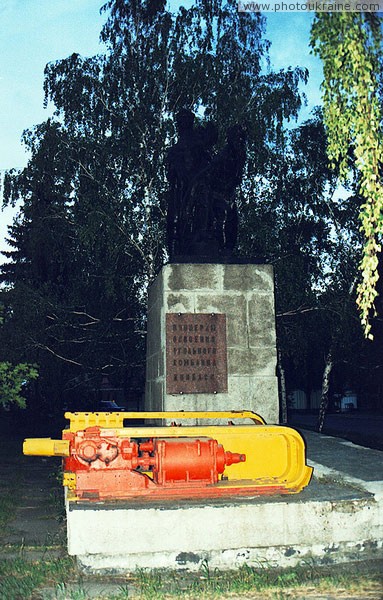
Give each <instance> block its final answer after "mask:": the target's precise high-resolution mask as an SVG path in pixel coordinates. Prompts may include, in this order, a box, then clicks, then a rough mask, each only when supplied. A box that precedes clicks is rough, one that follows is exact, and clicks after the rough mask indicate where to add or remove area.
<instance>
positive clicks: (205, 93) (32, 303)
mask: <svg viewBox="0 0 383 600" xmlns="http://www.w3.org/2000/svg"><path fill="white" fill-rule="evenodd" d="M104 10H105V11H106V13H107V15H108V18H107V21H106V24H105V26H104V28H103V30H102V33H101V38H102V40H103V42H104V43H105V45H106V51H105V53H104V54H102V55H99V56H95V57H92V58H83V57H81V56H79V55H78V54H72V55H71V56H70V57H68V58H67V59H65V60H61V61H58V62H56V63H52V64H49V65H48V66H47V67H46V71H45V84H44V87H45V93H46V101H47V102H48V101H52V102H53V103H54V104H55V107H56V113H55V115H54V117H53V119H51V120H48V121H47V122H45V123H43V124H41V125H39V126H37V127H35V128H34V129H32V130H30V131H28V132H26V133H25V135H24V141H25V143H26V145H27V148H28V149H29V150H30V151H31V159H30V161H29V163H28V165H27V167H26V169H24V170H23V171H22V172H21V173H10V174H9V175H8V177H7V178H6V181H5V200H6V202H16V201H18V200H22V201H23V206H22V209H21V216H20V218H19V220H18V221H17V222H16V223H15V225H14V226H13V228H12V229H11V239H12V244H13V250H12V252H11V253H10V254H9V255H8V257H9V258H10V259H11V260H10V263H8V265H7V266H4V267H3V269H2V272H3V281H4V282H5V283H6V285H7V288H6V289H5V290H3V292H2V295H3V297H4V302H5V303H7V306H8V307H9V319H8V322H7V327H6V330H5V333H4V335H5V334H6V335H7V341H8V343H9V345H10V347H12V351H13V352H14V353H15V355H17V354H23V355H26V356H27V358H28V360H31V361H33V362H36V363H38V364H39V365H40V373H41V376H40V380H39V391H38V393H39V394H40V396H41V395H44V396H45V398H46V400H47V401H49V398H51V399H53V402H55V403H57V405H58V406H59V405H60V403H62V397H63V394H64V395H65V394H66V395H68V394H69V395H72V396H74V395H75V394H77V395H87V394H89V393H90V392H91V390H92V389H94V388H97V385H99V382H100V378H101V375H103V374H107V375H108V376H109V377H110V379H111V381H112V382H113V383H114V384H115V385H118V386H123V387H128V386H129V381H128V379H129V378H130V377H133V376H134V375H135V374H137V373H139V372H141V373H142V372H143V366H144V329H145V305H146V287H147V285H148V284H149V282H150V281H151V280H152V279H153V277H154V275H155V274H156V272H157V271H158V269H159V268H160V266H161V265H162V264H163V262H164V260H166V250H165V243H164V231H165V227H164V215H165V212H166V189H167V184H166V178H165V170H164V163H165V156H166V149H167V147H168V146H169V145H171V143H172V141H173V139H174V125H173V122H174V114H175V113H176V112H177V111H178V110H179V109H180V108H182V107H187V108H190V109H192V110H194V111H195V112H196V113H197V114H198V116H199V119H200V120H201V121H204V120H205V121H206V120H215V121H216V122H217V123H218V125H219V134H220V144H223V143H224V141H225V139H224V138H225V132H226V130H227V128H228V127H229V126H230V125H232V124H233V123H235V122H238V121H239V122H242V123H246V125H247V128H248V132H249V161H248V169H247V173H248V177H247V182H248V188H247V192H248V194H250V193H251V191H252V188H251V185H252V184H251V181H252V180H253V179H254V175H255V173H264V174H265V175H267V173H268V172H270V160H271V158H272V152H271V149H272V147H273V145H275V144H276V143H277V142H278V140H279V138H280V137H281V135H282V129H283V122H284V119H288V118H291V117H294V116H296V115H297V113H298V111H299V108H300V106H301V97H300V94H299V91H298V85H299V83H300V81H301V80H305V79H306V77H307V72H306V71H305V70H302V69H296V70H293V69H290V70H288V71H287V72H278V73H275V72H272V71H271V70H267V69H266V70H265V69H263V66H264V65H266V64H267V50H268V42H267V41H265V40H264V38H263V34H264V27H265V20H264V18H263V17H262V16H261V15H259V14H253V15H239V14H238V11H237V4H236V2H235V1H234V0H228V1H227V2H223V1H221V0H215V1H214V2H206V1H202V0H196V2H195V5H194V6H193V7H191V8H190V9H185V8H180V10H179V11H178V13H176V14H172V13H170V12H169V11H168V10H166V9H165V2H164V1H158V0H140V1H133V0H129V1H128V0H112V1H110V2H108V3H107V4H106V5H105V7H104ZM248 202H249V203H251V202H252V201H251V200H250V199H249V200H248ZM253 204H254V202H253ZM25 299H28V303H27V304H26V303H25ZM15 334H16V335H15ZM55 366H56V369H55Z"/></svg>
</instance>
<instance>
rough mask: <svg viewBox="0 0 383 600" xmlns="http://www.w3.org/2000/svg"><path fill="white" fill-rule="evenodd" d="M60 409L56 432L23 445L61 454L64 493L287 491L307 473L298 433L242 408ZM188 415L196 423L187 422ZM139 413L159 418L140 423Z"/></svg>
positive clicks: (101, 496)
mask: <svg viewBox="0 0 383 600" xmlns="http://www.w3.org/2000/svg"><path fill="white" fill-rule="evenodd" d="M65 417H66V418H67V419H69V421H70V425H69V428H68V429H65V430H64V431H63V439H62V440H51V439H27V440H25V442H24V448H23V450H24V454H30V455H40V456H41V455H44V456H62V457H63V458H64V485H66V486H67V488H68V491H69V493H68V499H69V500H76V501H98V500H107V499H109V500H123V499H129V498H135V497H141V498H144V497H145V498H164V499H166V498H167V499H171V498H177V497H178V498H180V497H183V498H214V497H228V496H256V495H260V494H289V493H297V492H300V491H301V490H302V489H303V488H304V487H305V486H306V485H308V483H309V481H310V479H311V476H312V471H313V470H312V468H311V467H308V466H307V465H306V461H305V445H304V441H303V439H302V437H301V436H300V435H299V433H298V432H297V431H295V430H294V429H291V428H289V427H284V426H280V425H266V424H265V422H264V420H263V419H262V417H260V416H259V415H257V414H256V413H253V412H250V411H243V412H234V411H232V412H115V413H97V412H95V413H85V412H84V413H66V414H65ZM138 420H139V421H140V424H137V425H135V424H134V421H138ZM190 420H193V421H197V422H198V423H199V424H198V425H188V424H187V423H188V421H190ZM124 421H128V422H129V426H125V427H124ZM144 421H149V422H150V423H153V422H155V423H159V424H158V425H157V424H156V425H146V424H144V425H142V424H141V423H142V422H144ZM225 421H226V422H227V424H226V425H221V424H213V425H211V424H209V423H211V422H219V423H222V422H225ZM204 422H205V423H206V424H204ZM131 423H133V425H132V424H131ZM168 423H170V424H168Z"/></svg>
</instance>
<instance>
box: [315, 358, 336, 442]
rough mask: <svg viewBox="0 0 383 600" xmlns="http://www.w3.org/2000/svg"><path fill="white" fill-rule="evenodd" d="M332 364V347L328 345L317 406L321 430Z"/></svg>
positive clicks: (326, 404)
mask: <svg viewBox="0 0 383 600" xmlns="http://www.w3.org/2000/svg"><path fill="white" fill-rule="evenodd" d="M333 366H334V359H333V355H332V347H330V349H329V351H328V353H327V356H326V361H325V367H324V371H323V377H322V396H321V401H320V406H319V417H318V431H319V432H321V431H322V429H323V424H324V419H325V416H326V412H327V408H328V401H329V397H328V393H329V388H330V375H331V371H332V368H333Z"/></svg>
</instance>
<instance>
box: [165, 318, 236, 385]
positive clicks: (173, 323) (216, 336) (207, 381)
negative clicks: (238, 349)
mask: <svg viewBox="0 0 383 600" xmlns="http://www.w3.org/2000/svg"><path fill="white" fill-rule="evenodd" d="M217 392H227V346H226V315H223V314H202V313H168V314H167V315H166V393H167V394H214V393H217Z"/></svg>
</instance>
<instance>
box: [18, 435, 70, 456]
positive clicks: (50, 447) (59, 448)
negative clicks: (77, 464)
mask: <svg viewBox="0 0 383 600" xmlns="http://www.w3.org/2000/svg"><path fill="white" fill-rule="evenodd" d="M23 454H27V455H30V456H69V455H70V450H69V440H52V439H51V438H28V439H26V440H24V444H23Z"/></svg>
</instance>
